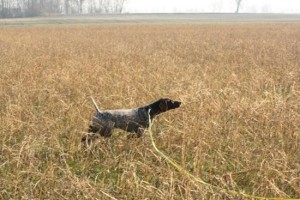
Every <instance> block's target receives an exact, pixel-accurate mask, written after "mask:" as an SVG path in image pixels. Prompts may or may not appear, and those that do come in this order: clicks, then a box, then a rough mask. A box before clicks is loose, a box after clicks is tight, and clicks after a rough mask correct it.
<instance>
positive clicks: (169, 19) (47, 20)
mask: <svg viewBox="0 0 300 200" xmlns="http://www.w3.org/2000/svg"><path fill="white" fill-rule="evenodd" d="M253 22H255V23H274V22H276V23H286V22H289V23H291V22H296V23H300V14H229V13H227V14H226V13H224V14H219V13H210V14H187V13H182V14H119V15H115V14H114V15H109V14H105V15H82V16H49V17H34V18H17V19H0V27H1V26H2V27H3V26H4V27H7V26H8V27H9V26H36V25H65V24H120V23H125V24H141V23H142V24H145V23H146V24H157V23H161V24H166V23H167V24H169V23H176V24H177V23H188V24H207V23H253Z"/></svg>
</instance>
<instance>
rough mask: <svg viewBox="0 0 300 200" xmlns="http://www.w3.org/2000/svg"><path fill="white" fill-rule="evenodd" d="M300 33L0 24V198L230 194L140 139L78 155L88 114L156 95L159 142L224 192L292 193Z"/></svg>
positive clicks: (294, 28)
mask: <svg viewBox="0 0 300 200" xmlns="http://www.w3.org/2000/svg"><path fill="white" fill-rule="evenodd" d="M299 41H300V25H299V24H256V25H255V24H236V25H230V24H227V25H225V24H223V25H121V26H119V25H99V26H96V25H94V26H68V27H24V28H20V27H19V28H7V29H3V28H2V29H0V74H1V75H0V77H1V79H0V143H1V144H0V152H1V153H0V183H1V184H0V198H1V199H21V198H23V199H95V198H98V199H236V198H240V199H242V197H236V196H232V195H230V194H226V193H225V192H221V191H216V190H212V189H211V188H208V187H206V186H203V185H198V184H195V183H194V182H192V181H191V180H189V178H188V177H186V176H184V175H183V174H181V173H179V172H177V171H176V170H174V168H173V167H172V166H170V165H169V164H168V163H167V162H166V161H165V160H164V159H163V158H161V157H160V156H158V155H157V154H156V152H155V151H154V149H153V148H152V146H151V143H150V139H149V135H147V134H145V136H144V137H143V138H141V139H132V140H127V139H126V134H125V133H124V132H123V131H120V130H115V131H114V133H113V136H112V138H109V139H103V138H100V139H99V140H98V141H97V142H96V143H95V144H94V145H93V146H92V147H91V148H90V149H88V150H86V151H85V150H83V149H82V148H81V144H80V139H81V136H82V135H84V134H85V131H86V129H87V126H88V124H89V121H90V119H91V116H92V114H93V112H94V108H93V106H92V104H91V102H90V100H89V99H88V98H87V97H89V96H94V97H95V98H96V100H97V102H98V104H99V106H100V108H103V109H114V108H125V107H126V108H131V107H136V106H140V105H144V104H146V103H149V102H151V101H153V100H156V99H157V98H160V97H170V98H174V99H180V100H181V101H182V102H183V104H182V107H181V108H180V109H177V110H174V111H171V112H167V113H165V114H162V115H161V116H159V117H158V118H157V119H156V120H155V122H154V127H153V132H154V134H155V137H156V142H157V146H158V147H159V148H160V149H162V150H163V151H164V152H165V153H166V154H167V155H169V156H170V157H171V158H172V159H174V160H176V162H178V163H179V164H180V165H181V166H183V167H184V168H186V169H187V170H188V171H190V172H191V173H192V174H194V175H195V176H198V177H201V178H202V179H203V180H205V181H207V182H209V183H211V184H213V185H216V186H218V187H221V188H225V189H232V190H237V191H243V192H246V193H249V194H254V195H259V196H265V197H292V198H300V147H299V145H300V65H299V63H300V60H299V59H300V58H299V57H300V56H299V55H300V54H299V53H300V42H299Z"/></svg>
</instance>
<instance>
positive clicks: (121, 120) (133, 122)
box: [82, 98, 181, 142]
mask: <svg viewBox="0 0 300 200" xmlns="http://www.w3.org/2000/svg"><path fill="white" fill-rule="evenodd" d="M92 100H93V104H94V106H95V108H96V113H95V115H94V116H93V118H92V124H91V125H90V126H89V129H88V132H89V133H91V132H92V133H99V134H100V135H101V136H103V137H110V136H111V134H112V130H113V129H114V128H119V129H122V130H125V131H127V132H132V133H136V135H137V137H141V136H142V135H143V133H144V129H145V128H148V127H149V115H150V119H151V120H153V118H154V117H155V116H157V115H159V114H160V113H163V112H166V111H168V110H172V109H175V108H178V107H179V106H180V104H181V102H180V101H173V100H171V99H168V98H162V99H159V100H157V101H155V102H153V103H150V104H148V105H146V106H142V107H138V108H134V109H118V110H104V111H100V109H99V108H98V106H97V104H96V102H95V100H94V99H93V98H92ZM149 111H150V112H149ZM148 113H149V114H148ZM86 139H87V136H84V137H83V138H82V141H83V142H85V141H86Z"/></svg>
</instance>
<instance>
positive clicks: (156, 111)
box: [144, 100, 162, 119]
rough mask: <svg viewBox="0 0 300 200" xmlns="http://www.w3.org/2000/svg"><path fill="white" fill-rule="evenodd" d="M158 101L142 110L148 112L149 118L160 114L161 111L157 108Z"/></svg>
mask: <svg viewBox="0 0 300 200" xmlns="http://www.w3.org/2000/svg"><path fill="white" fill-rule="evenodd" d="M159 104H160V101H159V100H158V101H155V102H153V103H151V104H149V105H147V106H145V107H144V108H145V109H146V110H147V113H148V112H149V110H150V118H151V119H153V118H154V117H155V116H156V115H159V114H160V113H162V111H161V109H160V108H159Z"/></svg>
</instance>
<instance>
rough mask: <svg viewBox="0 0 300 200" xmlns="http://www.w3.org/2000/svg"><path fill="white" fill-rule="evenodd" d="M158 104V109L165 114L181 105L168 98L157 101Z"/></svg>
mask: <svg viewBox="0 0 300 200" xmlns="http://www.w3.org/2000/svg"><path fill="white" fill-rule="evenodd" d="M158 102H159V104H158V107H159V109H160V111H161V112H166V111H168V110H172V109H175V108H178V107H179V106H180V104H181V102H180V101H173V100H171V99H168V98H164V99H160V100H158Z"/></svg>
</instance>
